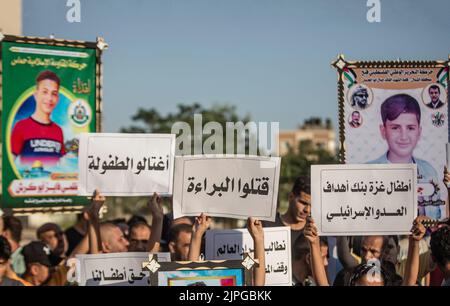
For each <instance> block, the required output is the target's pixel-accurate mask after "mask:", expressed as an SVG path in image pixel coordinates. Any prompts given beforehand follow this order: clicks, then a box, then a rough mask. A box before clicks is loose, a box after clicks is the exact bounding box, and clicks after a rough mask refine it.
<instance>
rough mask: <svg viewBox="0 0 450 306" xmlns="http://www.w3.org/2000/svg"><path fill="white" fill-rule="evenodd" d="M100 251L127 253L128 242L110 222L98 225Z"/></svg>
mask: <svg viewBox="0 0 450 306" xmlns="http://www.w3.org/2000/svg"><path fill="white" fill-rule="evenodd" d="M100 237H101V240H102V249H103V252H105V253H120V252H127V251H128V245H129V243H128V240H127V239H126V238H125V235H124V234H123V232H122V230H121V229H120V227H119V226H117V225H116V224H114V223H112V222H104V223H102V224H100Z"/></svg>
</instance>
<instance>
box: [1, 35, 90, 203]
mask: <svg viewBox="0 0 450 306" xmlns="http://www.w3.org/2000/svg"><path fill="white" fill-rule="evenodd" d="M24 48H25V49H24ZM42 52H44V53H46V54H39V53H42ZM64 52H67V53H64ZM73 52H76V53H73ZM1 56H2V70H3V72H2V83H3V87H2V97H3V107H2V133H1V137H2V197H1V205H2V207H3V208H33V209H37V208H42V207H62V206H64V207H67V206H80V205H86V204H87V203H88V200H87V198H85V197H77V196H64V195H63V194H64V193H61V194H62V195H56V194H52V195H32V196H20V197H18V196H15V197H14V196H12V195H11V194H10V192H9V190H8V187H10V185H11V183H12V182H13V181H14V180H17V179H23V178H24V177H26V176H27V175H28V178H29V179H34V177H30V176H29V173H30V171H28V170H26V171H25V172H23V171H24V170H23V168H20V167H24V166H22V165H21V164H20V162H18V159H19V157H17V158H16V159H15V161H14V157H13V155H12V153H11V145H10V142H11V131H12V129H13V127H14V125H15V123H17V121H18V120H21V119H24V118H26V117H29V116H30V114H31V113H32V112H33V107H34V105H35V103H34V98H33V93H34V91H35V85H36V77H37V75H38V74H39V73H40V72H42V71H44V70H50V71H53V72H55V73H56V74H57V75H58V77H59V78H60V79H61V84H60V90H59V102H58V105H57V107H56V108H55V110H54V111H53V113H52V117H51V120H52V121H53V122H55V123H56V124H58V125H59V126H61V128H62V129H63V132H64V142H65V148H66V151H70V153H71V154H66V156H64V157H63V158H62V159H64V165H65V166H60V169H62V170H59V171H55V172H52V171H46V172H45V171H44V172H45V173H47V174H49V173H50V174H51V175H53V174H55V173H57V174H59V175H61V174H62V175H63V179H64V180H65V181H71V182H76V179H74V173H78V166H76V165H77V161H78V158H77V156H78V151H77V149H76V148H77V142H76V141H77V134H79V133H80V132H95V127H96V100H95V97H96V73H95V72H96V50H95V49H87V48H71V47H59V46H49V45H37V44H24V43H15V42H2V54H1ZM74 103H75V105H74ZM76 105H78V107H77V106H76ZM80 105H81V106H80ZM80 109H81V111H80ZM75 110H77V111H80V116H79V117H76V116H75V115H76V114H77V113H76V111H75ZM82 111H85V113H84V115H83V112H82ZM30 112H31V113H30ZM80 118H81V119H80ZM69 155H70V159H69V157H68V156H69ZM66 157H67V158H66ZM66 159H67V161H66ZM17 163H19V165H17ZM34 167H35V166H33V168H34ZM44 169H45V168H44ZM64 169H66V170H67V171H64ZM74 170H75V171H74ZM23 173H25V176H24V175H22V174H23ZM66 174H70V175H67V176H66V177H64V175H66ZM68 177H70V179H69V178H68ZM40 179H43V178H42V177H41V178H40ZM47 179H48V178H47ZM27 182H28V186H29V182H30V181H27ZM16 183H17V182H16Z"/></svg>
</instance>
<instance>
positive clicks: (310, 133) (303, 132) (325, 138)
mask: <svg viewBox="0 0 450 306" xmlns="http://www.w3.org/2000/svg"><path fill="white" fill-rule="evenodd" d="M302 143H303V144H308V145H310V146H311V149H313V150H318V149H323V150H325V151H327V152H329V153H330V154H335V153H336V131H335V130H334V128H333V126H332V124H331V120H330V119H326V120H325V122H323V121H322V119H321V118H310V119H308V120H305V122H304V123H303V125H300V126H299V128H298V129H297V130H294V131H280V135H279V145H280V150H279V154H280V156H285V155H286V154H288V153H289V152H290V151H292V152H293V153H298V151H299V149H300V146H301V144H302Z"/></svg>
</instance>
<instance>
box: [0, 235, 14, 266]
mask: <svg viewBox="0 0 450 306" xmlns="http://www.w3.org/2000/svg"><path fill="white" fill-rule="evenodd" d="M11 253H12V252H11V245H10V244H9V242H8V240H7V239H6V238H5V237H3V236H0V258H1V259H3V260H5V261H7V260H9V259H10V258H11Z"/></svg>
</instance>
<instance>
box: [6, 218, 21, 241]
mask: <svg viewBox="0 0 450 306" xmlns="http://www.w3.org/2000/svg"><path fill="white" fill-rule="evenodd" d="M3 223H4V225H3V227H4V230H5V231H6V230H8V231H10V232H11V238H12V240H14V241H15V242H17V243H19V242H20V240H22V222H20V220H19V219H18V218H16V217H14V216H4V217H3Z"/></svg>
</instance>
